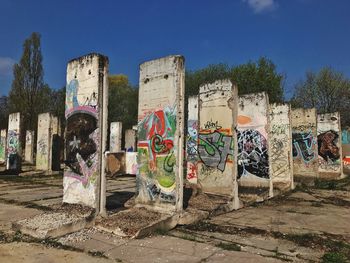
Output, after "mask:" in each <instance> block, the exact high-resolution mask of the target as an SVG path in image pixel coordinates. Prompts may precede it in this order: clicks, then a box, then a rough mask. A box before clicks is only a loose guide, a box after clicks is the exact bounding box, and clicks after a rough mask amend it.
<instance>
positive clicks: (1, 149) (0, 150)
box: [0, 129, 7, 164]
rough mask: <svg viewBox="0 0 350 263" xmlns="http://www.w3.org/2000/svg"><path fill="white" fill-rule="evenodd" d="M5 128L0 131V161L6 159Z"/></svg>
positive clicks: (3, 161)
mask: <svg viewBox="0 0 350 263" xmlns="http://www.w3.org/2000/svg"><path fill="white" fill-rule="evenodd" d="M6 134H7V132H6V130H5V129H3V130H1V131H0V163H1V164H2V163H5V161H6Z"/></svg>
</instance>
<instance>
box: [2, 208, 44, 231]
mask: <svg viewBox="0 0 350 263" xmlns="http://www.w3.org/2000/svg"><path fill="white" fill-rule="evenodd" d="M41 213H42V211H40V210H37V209H33V208H25V207H21V206H16V205H13V204H5V203H2V202H0V231H8V230H10V229H11V227H12V223H14V222H16V221H19V220H22V219H25V218H28V217H33V216H35V215H38V214H41Z"/></svg>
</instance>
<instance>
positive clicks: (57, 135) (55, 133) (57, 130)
mask: <svg viewBox="0 0 350 263" xmlns="http://www.w3.org/2000/svg"><path fill="white" fill-rule="evenodd" d="M61 144H62V140H61V125H60V121H59V119H58V117H56V116H53V115H52V117H51V165H50V169H51V170H53V171H59V170H60V169H61V148H62V145H61Z"/></svg>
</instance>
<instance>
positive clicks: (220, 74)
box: [185, 64, 231, 98]
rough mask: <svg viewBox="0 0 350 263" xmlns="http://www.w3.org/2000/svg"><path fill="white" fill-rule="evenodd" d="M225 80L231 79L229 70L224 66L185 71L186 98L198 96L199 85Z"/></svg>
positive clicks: (210, 66) (213, 65)
mask: <svg viewBox="0 0 350 263" xmlns="http://www.w3.org/2000/svg"><path fill="white" fill-rule="evenodd" d="M226 78H231V68H230V67H229V66H228V65H226V64H216V65H215V64H211V65H209V66H207V67H206V68H203V69H199V70H195V71H190V70H189V71H186V77H185V87H186V98H187V97H188V96H191V95H198V93H199V86H200V85H202V84H204V83H211V82H214V81H215V80H218V79H226Z"/></svg>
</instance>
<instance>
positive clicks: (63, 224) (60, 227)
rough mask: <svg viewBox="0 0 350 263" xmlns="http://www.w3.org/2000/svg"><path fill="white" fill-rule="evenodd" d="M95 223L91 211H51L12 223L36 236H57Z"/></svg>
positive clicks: (19, 229)
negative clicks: (77, 212)
mask: <svg viewBox="0 0 350 263" xmlns="http://www.w3.org/2000/svg"><path fill="white" fill-rule="evenodd" d="M93 225H94V220H93V217H92V216H91V213H81V214H76V213H73V212H71V211H70V212H62V211H60V212H51V213H48V212H46V213H43V214H39V215H35V216H34V217H30V218H26V219H22V220H19V221H16V222H14V223H12V229H13V230H15V231H21V233H22V234H25V235H29V236H32V237H34V238H40V239H45V238H55V237H60V236H64V235H67V234H70V233H73V232H76V231H80V230H81V229H84V228H87V227H92V226H93Z"/></svg>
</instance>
